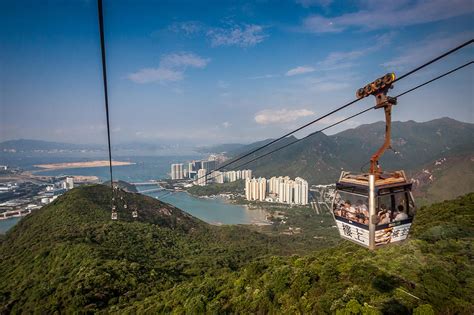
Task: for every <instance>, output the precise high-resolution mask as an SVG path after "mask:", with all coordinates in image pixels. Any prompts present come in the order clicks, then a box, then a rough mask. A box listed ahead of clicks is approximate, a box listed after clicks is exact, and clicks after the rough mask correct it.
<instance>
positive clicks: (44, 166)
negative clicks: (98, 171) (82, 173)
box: [33, 160, 136, 172]
mask: <svg viewBox="0 0 474 315" xmlns="http://www.w3.org/2000/svg"><path fill="white" fill-rule="evenodd" d="M134 164H136V163H133V162H124V161H112V166H126V165H134ZM33 166H34V167H37V168H40V169H41V170H38V171H40V172H41V171H52V170H62V169H69V168H90V167H106V166H109V161H107V160H98V161H87V162H67V163H50V164H35V165H33Z"/></svg>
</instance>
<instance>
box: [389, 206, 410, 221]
mask: <svg viewBox="0 0 474 315" xmlns="http://www.w3.org/2000/svg"><path fill="white" fill-rule="evenodd" d="M406 219H408V214H406V213H405V209H404V207H403V206H402V205H399V206H398V209H397V212H395V218H394V219H393V221H402V220H406Z"/></svg>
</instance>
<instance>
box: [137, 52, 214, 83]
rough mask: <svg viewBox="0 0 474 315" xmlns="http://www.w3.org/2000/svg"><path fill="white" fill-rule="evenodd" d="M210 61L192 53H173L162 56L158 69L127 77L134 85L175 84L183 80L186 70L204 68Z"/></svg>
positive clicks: (139, 72) (146, 69)
mask: <svg viewBox="0 0 474 315" xmlns="http://www.w3.org/2000/svg"><path fill="white" fill-rule="evenodd" d="M209 61H210V59H206V58H202V57H199V56H197V55H195V54H192V53H186V52H181V53H174V54H168V55H163V56H162V57H161V59H160V65H159V67H158V68H143V69H140V70H138V71H137V72H134V73H131V74H129V75H128V78H129V79H130V80H131V81H133V82H136V83H142V84H143V83H150V82H158V83H165V82H176V81H181V80H182V79H183V78H184V72H185V71H186V69H187V68H199V69H202V68H205V67H206V66H207V64H208V63H209Z"/></svg>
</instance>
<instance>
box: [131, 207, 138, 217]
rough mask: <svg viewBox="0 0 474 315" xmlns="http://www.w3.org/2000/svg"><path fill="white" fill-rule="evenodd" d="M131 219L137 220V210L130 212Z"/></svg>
mask: <svg viewBox="0 0 474 315" xmlns="http://www.w3.org/2000/svg"><path fill="white" fill-rule="evenodd" d="M132 217H133V218H138V211H137V209H133V211H132Z"/></svg>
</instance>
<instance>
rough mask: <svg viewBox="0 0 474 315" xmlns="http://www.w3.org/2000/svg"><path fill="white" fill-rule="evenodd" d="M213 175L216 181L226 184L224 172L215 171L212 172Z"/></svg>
mask: <svg viewBox="0 0 474 315" xmlns="http://www.w3.org/2000/svg"><path fill="white" fill-rule="evenodd" d="M212 177H213V179H214V183H216V184H224V173H222V172H219V171H215V172H214V173H212Z"/></svg>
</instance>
